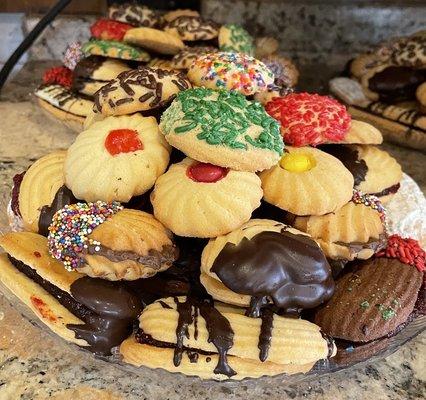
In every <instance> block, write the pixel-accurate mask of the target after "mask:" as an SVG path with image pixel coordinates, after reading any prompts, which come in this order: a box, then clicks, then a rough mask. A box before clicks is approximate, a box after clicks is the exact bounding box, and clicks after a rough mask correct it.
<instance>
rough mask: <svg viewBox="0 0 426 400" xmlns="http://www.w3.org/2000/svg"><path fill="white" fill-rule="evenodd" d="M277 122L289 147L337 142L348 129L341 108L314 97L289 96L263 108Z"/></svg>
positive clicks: (307, 94) (348, 121) (317, 96)
mask: <svg viewBox="0 0 426 400" xmlns="http://www.w3.org/2000/svg"><path fill="white" fill-rule="evenodd" d="M265 109H266V111H267V112H268V114H269V115H270V116H271V117H273V118H275V119H276V120H277V121H279V122H280V123H281V133H282V135H283V137H284V142H285V143H287V144H290V145H292V146H307V145H311V146H317V145H319V144H321V143H324V142H339V141H341V140H343V139H344V137H345V135H346V133H347V132H348V130H349V127H350V122H351V117H350V115H349V113H348V112H347V111H346V108H345V106H344V105H342V104H340V103H339V102H338V101H336V100H334V99H332V98H330V97H328V96H320V95H318V94H309V93H291V94H289V95H287V96H285V97H277V98H274V99H273V100H271V101H270V102H269V103H267V104H266V106H265Z"/></svg>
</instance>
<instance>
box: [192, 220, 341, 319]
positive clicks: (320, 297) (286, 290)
mask: <svg viewBox="0 0 426 400" xmlns="http://www.w3.org/2000/svg"><path fill="white" fill-rule="evenodd" d="M200 279H201V282H202V284H203V285H204V287H205V288H206V290H207V292H209V294H210V295H212V296H213V298H215V299H216V300H220V301H223V302H225V303H227V304H234V305H238V306H242V307H249V311H248V314H249V315H254V316H259V315H261V309H262V307H264V306H266V305H268V304H272V305H274V306H275V307H277V308H279V309H281V310H283V311H285V312H293V313H294V312H300V310H302V309H307V308H314V307H316V306H318V305H320V304H322V303H323V302H324V301H326V300H328V299H329V298H330V297H331V296H332V294H333V291H334V282H333V278H332V276H331V269H330V266H329V265H328V262H327V260H326V258H325V256H324V254H323V253H322V251H321V249H320V247H319V246H318V245H317V244H316V243H315V241H314V240H313V239H312V238H310V237H309V235H307V234H305V233H303V232H300V231H298V230H297V229H294V228H291V227H289V226H286V225H284V224H282V223H279V222H276V221H272V220H263V219H253V220H250V221H249V222H247V223H246V224H244V225H243V226H242V227H241V228H239V229H236V230H234V231H233V232H231V233H229V234H227V235H225V236H220V237H217V238H215V239H211V240H210V241H209V243H208V244H207V246H206V247H205V248H204V250H203V254H202V257H201V278H200Z"/></svg>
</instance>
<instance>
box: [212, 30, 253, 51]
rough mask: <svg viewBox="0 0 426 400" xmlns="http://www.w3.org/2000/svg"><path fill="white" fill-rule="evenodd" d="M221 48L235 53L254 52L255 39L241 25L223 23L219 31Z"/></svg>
mask: <svg viewBox="0 0 426 400" xmlns="http://www.w3.org/2000/svg"><path fill="white" fill-rule="evenodd" d="M219 49H220V50H221V51H230V52H235V53H244V54H248V55H249V56H252V55H253V54H254V41H253V38H252V37H251V36H250V34H249V33H248V32H247V31H246V30H245V29H244V28H242V27H241V26H240V25H236V24H227V25H223V26H222V27H221V28H220V31H219Z"/></svg>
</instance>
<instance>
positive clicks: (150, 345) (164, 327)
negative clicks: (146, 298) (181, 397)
mask: <svg viewBox="0 0 426 400" xmlns="http://www.w3.org/2000/svg"><path fill="white" fill-rule="evenodd" d="M183 321H185V322H183ZM261 326H262V328H263V329H262V328H261ZM335 352H336V347H335V345H334V343H333V341H332V340H331V339H328V338H327V337H324V336H323V335H322V334H321V331H320V328H319V327H318V326H316V325H314V324H312V323H311V322H308V321H305V320H302V319H294V318H284V317H280V316H278V315H274V314H272V312H270V313H268V314H265V317H264V319H263V322H262V319H260V318H250V317H246V316H244V315H243V314H242V313H241V311H240V309H236V308H233V307H229V306H222V305H219V304H218V305H216V304H215V305H213V304H212V303H209V302H198V301H196V300H194V299H191V298H186V297H179V298H174V299H173V298H164V299H162V300H160V301H157V302H155V303H152V304H150V305H149V306H147V307H146V308H145V309H144V311H143V312H142V314H141V316H140V318H139V331H138V332H137V333H136V335H135V336H133V337H131V338H129V339H127V340H125V341H124V342H123V344H122V345H121V346H120V353H121V354H122V356H123V359H124V362H126V363H129V364H133V365H135V366H138V367H139V366H147V367H150V368H162V369H165V370H168V371H171V372H181V373H183V374H185V375H195V376H199V377H201V378H203V379H216V380H224V379H237V380H240V379H243V378H247V377H260V376H263V375H277V374H281V373H286V374H294V373H298V372H307V371H309V370H310V369H311V368H312V366H313V365H314V364H315V362H317V361H318V360H321V359H326V358H329V357H332V356H334V354H335Z"/></svg>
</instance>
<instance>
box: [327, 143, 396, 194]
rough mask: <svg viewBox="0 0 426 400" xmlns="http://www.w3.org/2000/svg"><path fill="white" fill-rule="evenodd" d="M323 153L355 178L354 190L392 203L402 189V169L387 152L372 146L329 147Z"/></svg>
mask: <svg viewBox="0 0 426 400" xmlns="http://www.w3.org/2000/svg"><path fill="white" fill-rule="evenodd" d="M321 149H322V150H324V151H326V152H327V153H329V154H332V155H333V156H334V157H336V158H338V159H339V160H340V161H341V162H342V163H343V164H344V165H345V167H346V168H347V169H348V170H349V171H350V172H351V174H352V175H353V177H354V184H355V186H354V187H355V189H358V190H360V191H361V192H363V193H367V194H372V195H374V196H377V197H379V198H380V200H381V201H382V202H383V201H387V200H390V198H391V197H392V195H393V194H395V193H396V192H397V191H398V190H399V186H400V183H399V182H400V181H401V179H402V169H401V166H400V165H399V164H398V162H397V161H396V160H395V159H394V158H393V157H391V156H390V154H389V153H387V152H386V151H383V150H380V149H378V148H377V147H376V146H369V145H343V146H342V145H326V146H322V147H321Z"/></svg>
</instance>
